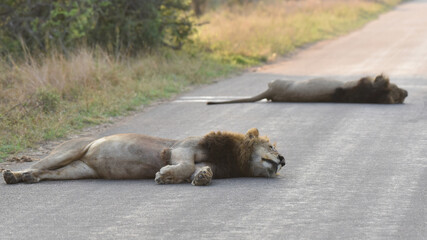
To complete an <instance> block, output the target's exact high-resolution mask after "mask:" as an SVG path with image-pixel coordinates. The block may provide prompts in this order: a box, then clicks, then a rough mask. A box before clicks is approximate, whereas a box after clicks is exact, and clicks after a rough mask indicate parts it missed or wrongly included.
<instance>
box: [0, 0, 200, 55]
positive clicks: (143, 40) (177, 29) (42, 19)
mask: <svg viewBox="0 0 427 240" xmlns="http://www.w3.org/2000/svg"><path fill="white" fill-rule="evenodd" d="M190 7H191V1H187V0H144V1H140V0H80V1H72V0H53V1H52V0H3V3H0V53H2V54H4V53H11V52H12V53H14V52H22V49H23V47H22V46H25V47H28V48H29V49H30V50H40V51H48V50H52V49H55V50H57V49H59V50H61V51H62V52H68V51H69V50H70V49H74V48H76V47H77V46H80V45H81V44H84V45H88V46H91V47H93V46H98V45H99V46H101V47H103V48H105V49H107V50H110V51H115V52H117V51H128V52H134V51H135V50H139V49H144V48H150V47H155V46H158V45H167V46H171V47H173V48H180V47H181V46H182V44H183V43H184V41H185V40H186V39H187V37H188V36H189V35H190V34H191V33H192V32H193V22H192V19H191V17H190V14H189V11H190Z"/></svg>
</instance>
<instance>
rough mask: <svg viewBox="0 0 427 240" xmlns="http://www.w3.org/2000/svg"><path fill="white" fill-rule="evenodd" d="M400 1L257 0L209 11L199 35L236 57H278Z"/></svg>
mask: <svg viewBox="0 0 427 240" xmlns="http://www.w3.org/2000/svg"><path fill="white" fill-rule="evenodd" d="M398 2H400V0H382V1H363V0H347V1H339V0H326V1H320V0H304V1H280V0H265V1H255V2H254V3H252V4H247V5H243V6H240V5H237V6H233V7H224V8H223V9H221V10H217V11H212V12H209V13H208V14H206V15H205V16H204V17H203V19H201V22H206V21H208V22H209V24H206V25H203V26H202V27H201V29H200V31H199V34H198V36H197V38H196V40H197V42H198V43H199V45H201V47H202V48H205V49H208V50H210V51H212V52H214V53H216V54H220V55H222V56H224V57H227V56H228V57H229V58H230V59H231V60H233V59H236V56H239V57H240V58H239V57H237V60H238V59H241V57H248V58H249V59H260V60H273V59H274V58H275V56H278V55H283V54H286V53H288V52H290V51H292V50H294V49H295V48H298V47H300V46H303V45H304V44H307V43H312V42H314V41H318V40H321V39H325V38H330V37H333V36H336V35H339V34H343V33H345V32H348V31H349V30H351V29H354V28H357V27H360V26H362V25H363V24H364V23H366V22H367V21H369V20H371V19H373V18H374V17H375V16H377V15H378V14H379V13H381V12H383V11H385V10H387V9H389V7H390V6H394V5H396V4H397V3H398Z"/></svg>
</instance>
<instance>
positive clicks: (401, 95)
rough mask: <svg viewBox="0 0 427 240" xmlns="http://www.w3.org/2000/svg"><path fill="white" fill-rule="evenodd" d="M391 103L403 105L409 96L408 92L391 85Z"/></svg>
mask: <svg viewBox="0 0 427 240" xmlns="http://www.w3.org/2000/svg"><path fill="white" fill-rule="evenodd" d="M389 96H390V98H391V103H403V101H404V100H405V98H406V97H407V96H408V92H407V91H406V90H405V89H402V88H399V87H398V86H396V84H393V83H390V93H389Z"/></svg>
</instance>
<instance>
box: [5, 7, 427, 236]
mask: <svg viewBox="0 0 427 240" xmlns="http://www.w3.org/2000/svg"><path fill="white" fill-rule="evenodd" d="M379 73H386V74H388V75H389V76H390V78H391V80H392V82H394V83H397V84H398V85H399V86H400V87H402V88H405V89H406V90H408V92H409V96H408V98H407V99H406V102H405V104H403V105H362V104H325V103H318V104H311V103H307V104H299V103H266V102H259V103H253V104H233V105H215V106H206V105H205V104H204V102H205V101H206V99H210V98H213V99H221V98H223V96H227V97H230V96H231V97H237V96H251V95H254V94H256V93H258V92H260V91H263V90H264V89H266V85H267V83H268V82H269V81H271V80H274V79H276V78H292V79H306V78H309V77H314V76H321V77H334V78H337V79H341V80H354V79H357V78H360V77H362V76H365V75H375V74H379ZM426 102H427V1H426V0H423V1H411V2H407V3H405V4H402V5H400V6H399V7H397V8H396V9H395V10H394V11H392V12H389V13H387V14H384V15H382V16H381V17H380V18H379V19H378V20H375V21H373V22H371V23H370V24H368V25H366V26H365V27H364V28H363V29H361V30H358V31H356V32H354V33H351V34H349V35H346V36H343V37H340V38H338V39H335V40H330V41H326V42H321V43H318V44H315V45H313V46H311V47H308V48H307V49H305V50H302V51H300V52H299V53H297V54H295V55H294V56H292V57H290V58H287V59H285V60H284V61H281V62H280V63H277V64H274V65H269V66H266V67H262V68H260V69H257V71H256V72H247V73H245V74H243V75H240V76H236V77H234V78H231V79H227V80H224V81H220V82H218V83H216V84H212V85H209V86H205V87H201V88H198V89H196V90H194V91H192V92H189V93H187V94H184V95H182V96H179V97H178V98H177V99H176V100H174V101H171V102H168V103H164V104H160V105H157V106H153V107H150V108H148V109H146V110H144V111H143V112H142V113H140V114H137V115H135V116H133V117H129V118H126V119H124V120H123V121H122V122H120V123H118V124H116V125H114V126H113V127H111V128H109V129H107V130H106V131H105V132H102V133H101V134H100V135H109V134H113V133H124V132H136V133H143V134H149V135H154V136H158V137H168V138H183V137H187V136H194V135H202V134H205V133H207V132H209V131H212V130H229V131H238V132H246V130H247V129H249V128H252V127H257V128H258V129H259V130H260V133H261V135H268V136H269V137H270V139H271V140H272V141H276V142H277V145H278V147H277V148H278V149H279V151H281V152H282V153H283V155H284V156H285V158H286V160H287V165H286V167H285V168H284V169H283V170H282V171H281V172H280V174H281V177H279V178H277V179H254V178H240V179H224V180H214V182H213V184H212V185H211V186H209V187H194V186H191V185H189V184H180V185H166V186H164V185H156V184H155V182H154V180H142V181H127V180H126V181H106V180H77V181H57V182H42V183H39V184H32V185H26V184H18V185H6V184H4V182H3V180H1V182H0V206H1V210H0V239H426V238H427V217H426V216H427V191H426V188H427V187H426V186H427V107H426Z"/></svg>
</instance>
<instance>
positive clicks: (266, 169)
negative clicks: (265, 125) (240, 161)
mask: <svg viewBox="0 0 427 240" xmlns="http://www.w3.org/2000/svg"><path fill="white" fill-rule="evenodd" d="M243 145H244V148H245V149H250V150H251V151H250V152H251V155H250V160H249V162H247V164H248V165H249V170H250V172H251V175H253V176H255V177H274V176H275V175H276V173H277V172H278V171H279V170H280V169H281V168H282V167H283V166H285V158H284V157H283V156H282V155H281V154H280V153H279V152H278V151H277V150H276V146H275V144H272V143H270V140H269V139H268V138H267V137H260V136H259V132H258V129H256V128H252V129H250V130H249V131H248V132H247V133H246V135H245V141H244V144H243Z"/></svg>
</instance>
